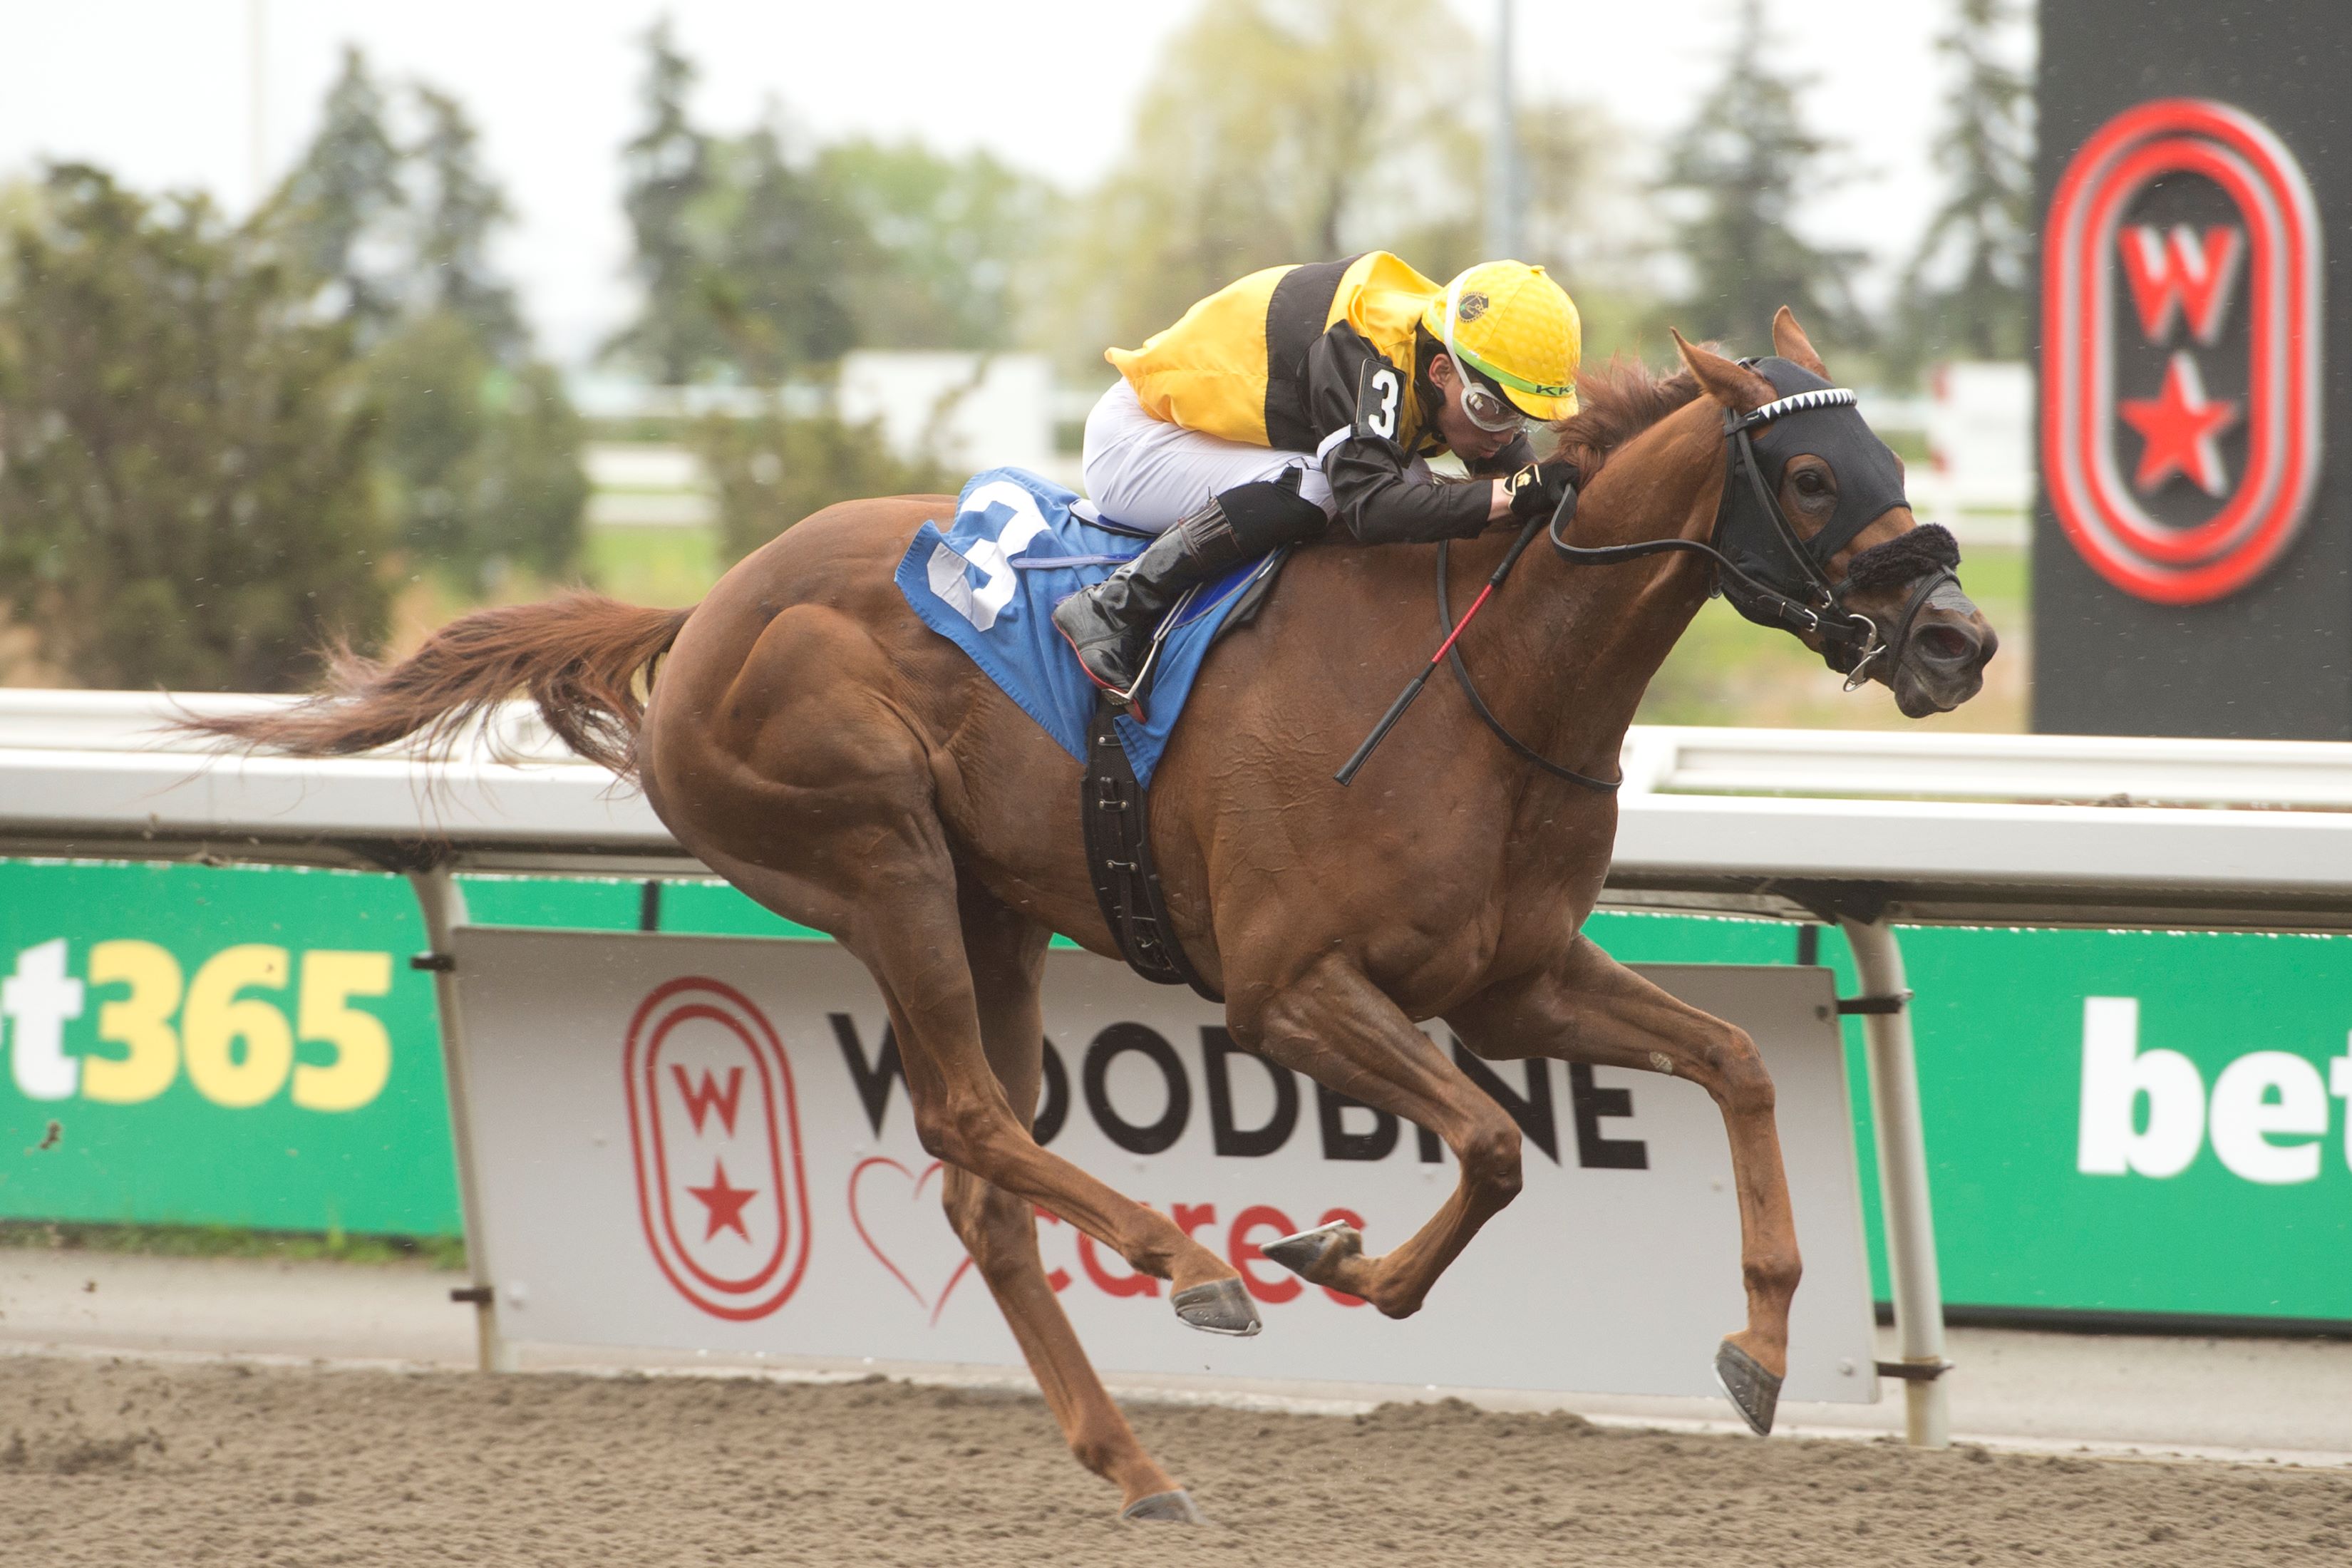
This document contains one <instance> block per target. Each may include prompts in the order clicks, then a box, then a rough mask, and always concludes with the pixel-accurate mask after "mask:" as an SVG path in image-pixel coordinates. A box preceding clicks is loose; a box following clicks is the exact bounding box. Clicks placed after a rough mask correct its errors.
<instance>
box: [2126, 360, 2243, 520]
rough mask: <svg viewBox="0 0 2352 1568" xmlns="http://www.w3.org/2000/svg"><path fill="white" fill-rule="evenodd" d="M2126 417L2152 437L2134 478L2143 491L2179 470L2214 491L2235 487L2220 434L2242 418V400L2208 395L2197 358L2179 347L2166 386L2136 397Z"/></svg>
mask: <svg viewBox="0 0 2352 1568" xmlns="http://www.w3.org/2000/svg"><path fill="white" fill-rule="evenodd" d="M2122 413H2123V416H2124V422H2125V423H2126V424H2127V425H2129V426H2131V427H2132V428H2133V429H2135V430H2137V431H2138V432H2139V433H2140V438H2141V439H2142V440H2144V441H2146V442H2147V446H2146V447H2143V448H2142V449H2141V451H2140V455H2139V472H2138V473H2137V474H2135V475H2134V476H2133V477H2132V483H2133V484H2134V485H2136V486H2137V487H2138V489H2139V490H2140V493H2142V494H2143V495H2145V494H2147V493H2148V492H2150V491H2152V490H2154V489H2156V488H2157V487H2158V485H2161V484H2162V483H2164V481H2165V480H2166V479H2168V478H2169V477H2171V476H2172V475H2174V474H2179V475H2181V476H2182V477H2184V478H2185V479H2188V480H2189V482H2190V483H2191V484H2194V485H2195V486H2197V488H2198V489H2201V490H2203V491H2204V492H2205V493H2206V494H2207V495H2209V496H2218V495H2220V494H2221V493H2222V491H2224V490H2225V489H2228V488H2229V483H2230V481H2229V477H2228V476H2227V475H2226V474H2224V473H2223V472H2222V470H2221V447H2220V446H2219V444H2218V441H2217V437H2220V436H2221V433H2222V432H2223V431H2225V430H2227V429H2229V428H2230V426H2232V425H2235V424H2236V423H2237V422H2238V405H2236V404H2234V403H2215V402H2212V401H2210V399H2208V398H2207V397H2206V395H2205V379H2204V377H2202V376H2200V375H2199V374H2197V362H2196V361H2195V360H2193V359H2190V358H2189V355H2188V354H2186V353H2175V354H2174V355H2173V356H2172V363H2170V364H2169V365H2168V366H2167V367H2166V368H2165V372H2164V390H2163V391H2162V392H2160V393H2158V395H2156V396H2154V397H2130V398H2126V399H2125V400H2124V403H2123V407H2122Z"/></svg>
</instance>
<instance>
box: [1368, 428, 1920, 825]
mask: <svg viewBox="0 0 2352 1568" xmlns="http://www.w3.org/2000/svg"><path fill="white" fill-rule="evenodd" d="M1856 402H1857V399H1856V398H1855V396H1854V395H1853V392H1852V391H1850V390H1849V389H1847V388H1845V387H1842V386H1824V387H1815V388H1811V389H1808V390H1806V391H1802V392H1797V393H1792V394H1790V395H1788V396H1786V397H1780V398H1776V399H1774V400H1773V401H1772V402H1770V403H1767V404H1765V405H1762V406H1761V407H1758V408H1754V409H1751V410H1749V411H1748V413H1746V414H1735V413H1731V412H1729V411H1726V412H1725V414H1724V418H1723V437H1724V443H1725V447H1726V454H1725V457H1726V461H1727V465H1728V468H1729V472H1727V474H1726V475H1725V479H1724V487H1723V499H1722V500H1720V501H1718V502H1717V506H1716V511H1715V526H1714V528H1713V529H1712V531H1710V532H1709V534H1708V537H1707V539H1706V541H1705V542H1701V541H1699V540H1696V539H1646V540H1642V541H1639V542H1635V543H1632V544H1606V545H1592V546H1587V545H1577V544H1570V543H1569V542H1568V541H1567V540H1566V539H1565V538H1563V537H1562V536H1561V534H1562V531H1563V530H1564V529H1566V528H1567V527H1568V525H1569V524H1570V522H1572V521H1574V520H1575V517H1576V501H1577V492H1576V490H1575V489H1574V488H1573V487H1571V488H1570V490H1569V492H1568V494H1567V495H1566V496H1564V497H1563V498H1561V500H1560V503H1559V506H1558V507H1557V508H1556V509H1554V510H1553V512H1552V515H1551V519H1550V521H1549V523H1546V522H1545V521H1543V520H1541V519H1536V518H1531V519H1529V520H1528V523H1527V526H1526V527H1524V528H1522V529H1521V530H1520V531H1519V536H1518V538H1517V539H1516V540H1514V541H1513V542H1512V543H1511V548H1510V549H1509V550H1508V551H1507V552H1505V554H1504V556H1503V559H1502V563H1500V564H1499V565H1497V566H1496V568H1495V570H1494V573H1493V574H1492V575H1490V576H1489V577H1488V578H1487V579H1486V586H1485V587H1483V588H1481V589H1480V590H1479V591H1478V596H1477V598H1475V599H1474V600H1473V601H1471V605H1470V607H1469V608H1468V609H1467V610H1465V611H1464V612H1463V614H1462V618H1461V619H1460V620H1459V621H1456V620H1455V619H1454V611H1453V606H1452V605H1451V603H1450V602H1449V599H1448V595H1447V592H1446V576H1447V568H1448V555H1449V548H1450V546H1451V545H1452V543H1453V542H1452V541H1451V540H1440V541H1439V542H1438V545H1437V615H1438V621H1439V624H1440V625H1441V626H1444V627H1445V629H1446V631H1445V640H1444V643H1443V644H1441V645H1440V646H1439V647H1438V649H1437V652H1436V653H1434V654H1433V655H1431V656H1430V660H1429V663H1428V664H1427V665H1425V666H1423V668H1422V670H1421V671H1420V673H1419V674H1417V675H1415V676H1414V677H1413V678H1412V681H1411V682H1409V683H1408V684H1407V685H1406V687H1405V689H1403V690H1402V692H1400V693H1398V694H1397V700H1395V701H1394V702H1392V703H1391V704H1390V705H1389V710H1388V711H1387V712H1386V713H1384V714H1382V715H1381V721H1380V722H1379V723H1378V724H1376V725H1374V726H1373V728H1372V731H1371V733H1370V734H1369V735H1367V736H1365V737H1364V742H1363V744H1361V745H1360V746H1358V747H1357V748H1356V751H1355V754H1354V755H1353V756H1350V757H1349V759H1348V760H1347V761H1346V762H1345V763H1342V764H1340V767H1339V772H1338V773H1334V774H1333V775H1332V777H1333V778H1335V779H1336V780H1338V781H1339V784H1342V785H1345V784H1349V783H1350V782H1352V781H1353V780H1354V778H1355V776H1356V774H1357V773H1358V772H1359V771H1360V770H1361V769H1362V767H1363V765H1364V763H1366V762H1367V761H1369V760H1370V757H1371V754H1372V752H1373V750H1374V749H1375V748H1377V747H1378V746H1379V745H1380V743H1381V741H1383V740H1385V739H1386V738H1387V737H1388V732H1389V731H1391V729H1394V728H1395V727H1396V722H1397V721H1398V720H1400V719H1402V718H1403V717H1404V712H1405V710H1406V709H1408V708H1410V707H1412V704H1413V700H1414V699H1416V698H1418V697H1419V696H1420V695H1421V693H1422V689H1423V687H1425V686H1427V685H1428V684H1429V678H1430V676H1431V675H1433V674H1434V673H1435V672H1436V669H1437V666H1438V663H1439V661H1440V660H1443V661H1444V662H1445V663H1446V664H1447V665H1449V666H1450V667H1451V668H1452V669H1453V671H1454V679H1455V681H1456V682H1458V683H1459V684H1460V685H1461V688H1462V695H1463V696H1464V697H1465V698H1467V699H1468V700H1469V702H1470V710H1471V711H1472V712H1474V713H1475V714H1477V715H1478V718H1479V720H1480V721H1481V722H1483V723H1484V724H1485V725H1486V728H1487V729H1489V730H1491V731H1494V733H1495V736H1496V739H1497V740H1499V741H1501V742H1503V744H1504V745H1505V746H1507V747H1508V748H1509V749H1510V750H1511V751H1512V752H1514V753H1515V754H1517V756H1518V757H1519V758H1520V759H1521V760H1523V761H1525V762H1528V763H1533V764H1535V765H1536V766H1537V767H1538V768H1540V769H1542V770H1543V771H1544V772H1545V773H1549V774H1551V775H1552V776H1553V777H1554V778H1560V779H1566V780H1568V781H1569V782H1570V783H1571V784H1579V785H1581V786H1582V787H1584V788H1586V789H1589V790H1594V791H1597V792H1599V793H1601V794H1604V795H1605V794H1612V793H1614V792H1615V791H1616V789H1617V788H1618V786H1619V784H1622V782H1623V781H1622V779H1604V778H1596V777H1595V776H1593V775H1592V774H1591V773H1579V772H1577V771H1576V770H1575V769H1573V768H1565V767H1562V766H1560V765H1559V763H1555V762H1553V761H1552V760H1551V759H1550V758H1549V757H1546V756H1545V755H1544V754H1543V753H1542V752H1538V751H1537V750H1536V749H1535V748H1534V747H1533V746H1530V745H1528V743H1527V742H1524V741H1522V740H1520V739H1519V738H1518V737H1517V735H1514V734H1512V733H1511V732H1510V731H1509V730H1508V729H1507V728H1505V726H1504V724H1503V721H1501V720H1500V719H1498V718H1496V716H1495V712H1494V710H1493V709H1491V708H1489V707H1487V706H1486V699H1484V698H1482V697H1481V696H1479V695H1478V688H1477V686H1476V684H1475V683H1474V682H1473V681H1472V680H1471V679H1470V667H1469V666H1468V665H1467V664H1465V663H1464V662H1463V658H1462V650H1461V648H1460V647H1458V646H1456V645H1457V644H1458V643H1459V642H1460V640H1461V637H1462V633H1463V631H1464V629H1465V628H1466V627H1467V626H1469V625H1470V622H1471V619H1472V617H1474V616H1476V615H1477V614H1478V612H1479V611H1480V610H1481V609H1483V608H1485V607H1486V601H1487V600H1488V599H1489V598H1490V597H1492V596H1493V595H1494V593H1495V590H1496V589H1497V588H1499V587H1501V586H1502V585H1503V579H1504V578H1505V577H1507V576H1508V575H1509V574H1510V571H1511V568H1512V567H1514V566H1516V565H1517V564H1518V560H1519V556H1520V555H1521V554H1522V553H1523V552H1525V551H1526V550H1527V547H1528V544H1529V543H1530V542H1532V541H1533V539H1534V537H1535V534H1536V531H1537V530H1538V528H1541V529H1542V530H1543V531H1544V534H1545V536H1546V537H1547V538H1549V540H1550V541H1551V547H1552V550H1553V551H1554V552H1556V553H1557V554H1558V555H1559V558H1560V559H1561V560H1562V561H1564V562H1566V563H1568V564H1570V565H1571V566H1607V565H1614V564H1617V563H1622V562H1626V561H1638V560H1641V559H1643V557H1645V556H1651V555H1664V554H1669V553H1673V552H1685V553H1689V554H1693V555H1704V556H1706V557H1707V558H1708V559H1709V560H1711V561H1713V562H1714V563H1715V566H1716V572H1717V584H1716V592H1717V593H1720V594H1722V595H1724V596H1725V597H1726V598H1727V599H1729V600H1730V601H1731V605H1732V607H1733V608H1734V609H1736V610H1738V612H1739V613H1740V615H1742V616H1745V617H1747V618H1748V620H1751V621H1754V622H1756V623H1757V624H1758V625H1759V626H1775V627H1778V628H1779V629H1780V630H1783V631H1788V632H1793V633H1796V634H1799V635H1803V634H1806V633H1811V634H1812V635H1813V636H1815V637H1819V638H1820V639H1821V642H1822V660H1823V662H1825V663H1826V664H1828V665H1829V667H1830V668H1832V669H1833V670H1836V671H1837V672H1838V673H1839V674H1841V675H1843V676H1844V677H1845V678H1846V679H1845V689H1847V690H1848V691H1852V690H1853V689H1854V688H1856V687H1858V686H1860V685H1861V684H1862V683H1863V682H1864V680H1865V679H1868V677H1869V673H1870V668H1871V666H1872V665H1874V664H1875V663H1876V662H1877V661H1878V660H1880V659H1882V658H1889V657H1890V656H1892V659H1893V661H1894V662H1898V663H1899V662H1900V660H1901V657H1902V651H1903V649H1904V647H1906V645H1907V644H1908V643H1909V642H1910V640H1911V628H1912V626H1914V625H1915V624H1916V622H1917V620H1918V618H1919V612H1920V611H1921V610H1922V609H1924V608H1926V607H1927V603H1928V601H1929V600H1930V599H1931V598H1933V597H1934V596H1935V594H1936V592H1937V589H1939V588H1941V587H1943V586H1944V585H1945V584H1952V585H1954V586H1955V587H1957V586H1958V584H1959V580H1960V579H1959V574H1958V573H1957V572H1955V571H1954V570H1953V569H1952V568H1953V567H1954V566H1955V565H1957V564H1958V550H1957V549H1956V548H1955V547H1953V545H1952V542H1951V536H1950V535H1949V534H1948V533H1946V532H1945V531H1943V530H1942V529H1940V528H1927V529H1915V530H1914V531H1913V532H1914V534H1918V533H1921V532H1927V533H1932V534H1935V535H1938V536H1940V545H1937V544H1929V545H1928V546H1927V549H1928V552H1929V559H1928V560H1927V563H1926V564H1927V566H1928V568H1929V569H1928V570H1927V571H1926V572H1925V573H1923V574H1921V575H1920V577H1919V578H1918V582H1917V585H1916V587H1915V588H1914V589H1913V590H1912V592H1911V595H1910V598H1909V599H1908V600H1907V601H1906V603H1905V605H1904V606H1903V613H1902V615H1901V616H1900V617H1898V618H1897V620H1896V622H1895V636H1894V637H1893V639H1892V640H1882V639H1881V638H1880V637H1879V636H1878V626H1877V623H1875V622H1874V621H1873V620H1872V619H1871V618H1870V617H1869V616H1866V615H1864V614H1863V613H1861V612H1860V611H1858V610H1850V609H1848V608H1847V607H1846V604H1845V595H1847V593H1849V592H1851V591H1852V588H1853V578H1854V575H1855V569H1856V568H1858V567H1860V566H1861V565H1862V564H1863V563H1864V562H1866V561H1868V560H1870V559H1871V558H1872V557H1874V556H1876V555H1878V554H1879V552H1881V551H1885V550H1889V549H1891V548H1893V547H1894V546H1895V545H1896V544H1897V543H1899V541H1889V542H1886V543H1885V544H1881V545H1878V546H1876V547H1875V548H1874V549H1872V550H1868V551H1864V552H1863V554H1862V555H1860V556H1858V557H1856V558H1855V560H1854V562H1853V563H1851V564H1850V565H1849V567H1848V569H1847V575H1846V579H1845V581H1844V582H1843V583H1832V581H1830V577H1829V573H1828V569H1827V565H1828V562H1829V561H1830V559H1831V558H1832V556H1834V555H1836V553H1837V552H1839V551H1840V550H1843V549H1844V548H1845V547H1846V546H1847V545H1848V544H1850V543H1852V542H1853V539H1854V536H1855V535H1856V534H1858V533H1860V532H1861V531H1863V529H1864V528H1866V527H1868V526H1869V524H1870V522H1871V521H1873V520H1872V519H1871V518H1868V517H1859V518H1855V519H1853V520H1851V521H1847V522H1845V523H1843V524H1840V523H1838V522H1836V521H1832V523H1831V524H1830V525H1829V526H1828V527H1825V528H1823V529H1822V530H1821V531H1819V532H1817V533H1815V534H1814V535H1813V536H1812V537H1811V538H1810V539H1808V538H1806V537H1804V536H1803V535H1801V534H1800V533H1799V532H1798V531H1796V529H1795V527H1794V526H1793V525H1791V524H1790V521H1789V518H1788V514H1787V513H1786V512H1784V511H1782V510H1780V500H1779V498H1778V497H1776V496H1774V495H1773V493H1772V491H1771V489H1770V488H1769V486H1767V485H1766V484H1765V483H1764V474H1763V468H1762V465H1760V464H1759V463H1758V462H1757V460H1756V447H1755V443H1754V441H1753V439H1752V438H1751V437H1752V433H1753V432H1754V431H1756V430H1758V429H1759V428H1760V427H1762V426H1766V425H1769V424H1770V423H1771V422H1772V421H1774V420H1776V419H1780V418H1782V417H1785V416H1789V415H1793V414H1807V413H1811V412H1814V411H1817V410H1828V409H1832V408H1847V409H1851V408H1853V407H1854V406H1855V404H1856ZM1854 417H1856V418H1859V417H1860V416H1858V415H1856V416H1854ZM1865 428H1866V427H1865ZM1743 475H1744V476H1745V478H1746V479H1747V484H1746V485H1745V486H1744V487H1742V486H1741V485H1740V484H1739V483H1738V478H1739V477H1740V476H1743ZM1737 534H1746V535H1751V536H1754V537H1753V538H1752V539H1743V538H1738V537H1736V535H1737ZM1756 543H1762V544H1765V545H1768V546H1769V547H1770V548H1769V553H1770V554H1775V555H1778V556H1780V557H1781V558H1783V560H1785V561H1786V562H1789V563H1793V564H1794V565H1795V567H1796V574H1797V576H1798V578H1799V580H1798V581H1796V582H1793V583H1789V584H1785V585H1783V584H1774V583H1770V582H1767V581H1764V580H1763V579H1761V578H1759V577H1758V576H1756V575H1755V574H1751V573H1750V572H1748V570H1747V569H1746V568H1745V567H1743V566H1741V565H1740V564H1739V563H1738V562H1736V561H1734V560H1733V559H1732V558H1731V557H1730V556H1729V555H1728V554H1727V553H1725V551H1724V549H1723V546H1725V545H1727V544H1728V545H1730V546H1732V547H1733V548H1734V549H1739V550H1743V551H1745V550H1747V549H1748V548H1749V547H1750V546H1751V545H1753V544H1756ZM1791 589H1793V590H1795V591H1794V592H1791V591H1790V590H1791Z"/></svg>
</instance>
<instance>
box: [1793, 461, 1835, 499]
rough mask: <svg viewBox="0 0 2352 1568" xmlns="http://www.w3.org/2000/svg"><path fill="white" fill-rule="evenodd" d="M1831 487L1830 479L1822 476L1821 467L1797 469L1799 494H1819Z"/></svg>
mask: <svg viewBox="0 0 2352 1568" xmlns="http://www.w3.org/2000/svg"><path fill="white" fill-rule="evenodd" d="M1829 488H1830V483H1829V480H1827V479H1823V478H1822V473H1821V470H1820V469H1818V468H1800V469H1799V470H1798V471H1797V490H1798V493H1799V494H1801V495H1809V496H1817V495H1819V494H1821V493H1822V491H1823V490H1825V489H1829Z"/></svg>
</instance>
